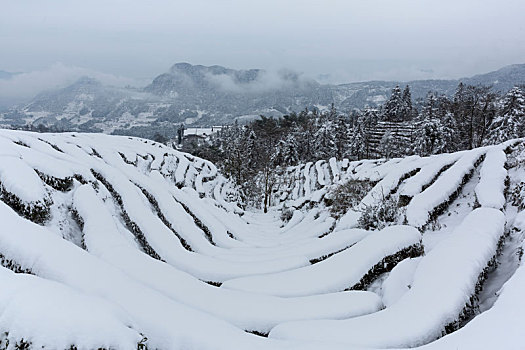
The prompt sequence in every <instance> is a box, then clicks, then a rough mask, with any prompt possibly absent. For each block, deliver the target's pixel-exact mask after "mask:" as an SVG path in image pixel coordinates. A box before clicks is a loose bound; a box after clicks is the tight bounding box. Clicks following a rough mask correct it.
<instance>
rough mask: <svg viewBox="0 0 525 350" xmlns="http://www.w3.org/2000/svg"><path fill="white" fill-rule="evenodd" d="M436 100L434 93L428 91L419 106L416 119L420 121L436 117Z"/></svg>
mask: <svg viewBox="0 0 525 350" xmlns="http://www.w3.org/2000/svg"><path fill="white" fill-rule="evenodd" d="M438 117H439V116H438V101H437V98H436V95H435V94H434V93H433V92H431V91H429V92H428V93H427V97H426V99H425V102H424V104H423V107H422V108H421V113H419V116H418V118H417V119H418V121H419V122H422V121H425V120H429V119H434V118H438Z"/></svg>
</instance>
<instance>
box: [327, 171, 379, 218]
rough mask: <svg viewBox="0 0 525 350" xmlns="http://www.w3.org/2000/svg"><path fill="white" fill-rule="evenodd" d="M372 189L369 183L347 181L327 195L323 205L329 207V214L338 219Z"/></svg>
mask: <svg viewBox="0 0 525 350" xmlns="http://www.w3.org/2000/svg"><path fill="white" fill-rule="evenodd" d="M372 187H373V184H372V183H371V182H370V181H360V180H349V181H347V182H345V183H343V184H340V185H338V186H337V187H336V188H335V189H334V190H333V191H331V192H330V193H328V194H327V195H326V197H325V203H326V204H327V205H329V206H330V212H331V213H332V214H333V215H334V216H335V217H336V218H338V217H340V216H342V215H343V214H345V213H346V212H347V211H348V209H350V208H354V207H355V206H357V205H358V204H359V203H360V202H361V200H362V199H363V198H364V197H365V196H366V195H367V193H368V192H369V191H370V190H371V189H372Z"/></svg>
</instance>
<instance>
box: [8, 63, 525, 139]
mask: <svg viewBox="0 0 525 350" xmlns="http://www.w3.org/2000/svg"><path fill="white" fill-rule="evenodd" d="M460 81H463V82H464V83H467V84H474V85H478V84H483V85H492V86H493V89H494V90H495V91H501V92H505V91H507V90H509V89H510V88H512V87H513V86H514V85H518V84H525V64H517V65H512V66H507V67H504V68H502V69H499V70H497V71H494V72H490V73H486V74H480V75H476V76H473V77H467V78H462V79H458V80H414V81H409V82H399V81H368V82H357V83H349V84H341V85H330V84H320V83H318V82H317V81H315V80H313V79H308V78H305V77H304V76H302V75H301V74H298V73H295V72H292V71H285V70H283V71H279V72H269V71H265V70H260V69H250V70H234V69H229V68H225V67H221V66H209V67H208V66H201V65H191V64H189V63H177V64H175V65H173V66H172V67H171V68H170V69H169V71H168V72H166V73H164V74H161V75H159V76H157V77H156V78H155V79H154V80H153V81H152V82H151V83H150V84H149V85H148V86H146V87H145V88H143V89H132V88H116V87H111V86H106V85H103V84H101V83H100V82H98V81H96V80H94V79H91V78H82V79H80V80H78V81H77V82H75V83H74V84H72V85H70V86H68V87H65V88H62V89H59V90H54V91H49V92H45V93H42V94H40V95H38V96H36V97H35V98H34V99H33V100H32V101H31V102H30V103H28V104H25V105H23V106H18V107H15V108H11V109H10V110H8V111H7V112H4V113H0V123H1V124H3V125H13V124H14V125H24V124H28V123H32V124H33V125H37V124H43V125H45V126H55V127H57V128H61V129H66V130H71V129H74V130H82V131H98V132H105V133H116V134H128V135H137V136H145V137H152V136H153V135H154V134H155V133H157V132H161V133H163V134H168V135H169V134H174V133H175V130H176V128H177V127H178V125H179V124H180V123H184V124H187V125H195V126H198V125H213V124H215V125H217V124H231V123H233V121H234V120H240V121H243V120H249V119H253V118H255V117H257V116H259V115H261V114H263V115H266V116H274V117H280V116H282V115H284V114H287V113H290V112H291V111H300V110H303V109H305V108H309V109H312V108H320V109H323V108H328V106H330V104H331V103H334V104H335V105H336V107H337V108H338V109H339V110H341V111H349V110H351V109H354V108H363V107H364V106H366V105H370V106H377V105H380V104H382V103H383V102H384V101H385V100H386V99H387V98H388V97H389V95H390V92H391V90H392V88H393V87H395V86H396V85H401V86H404V85H407V84H408V85H409V86H410V88H411V91H412V97H413V99H415V100H416V99H421V98H424V97H425V95H426V94H427V92H428V91H430V90H431V91H435V92H437V93H443V94H446V95H449V96H450V95H452V94H453V93H454V91H455V89H456V87H457V85H458V84H459V82H460Z"/></svg>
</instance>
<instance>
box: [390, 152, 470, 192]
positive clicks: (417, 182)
mask: <svg viewBox="0 0 525 350" xmlns="http://www.w3.org/2000/svg"><path fill="white" fill-rule="evenodd" d="M459 157H460V152H458V153H451V154H440V155H435V156H430V157H429V158H428V164H426V165H425V166H423V167H422V168H421V170H420V171H419V172H418V173H417V174H416V175H414V176H413V177H412V178H410V179H408V180H407V181H406V183H405V185H404V186H403V189H402V190H401V193H400V195H401V196H407V197H409V198H412V197H414V196H415V195H417V194H418V193H420V192H421V191H423V189H424V188H425V187H428V186H429V185H431V184H432V183H433V180H435V177H436V176H438V175H440V172H441V171H442V170H443V169H445V170H446V167H448V166H451V165H452V164H453V163H454V162H455V161H456V160H457V159H458V158H459Z"/></svg>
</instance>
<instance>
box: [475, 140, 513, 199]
mask: <svg viewBox="0 0 525 350" xmlns="http://www.w3.org/2000/svg"><path fill="white" fill-rule="evenodd" d="M506 161H507V156H506V154H505V152H504V151H503V149H501V148H500V147H497V148H493V149H491V150H490V151H488V152H487V154H486V156H485V160H484V161H483V165H482V167H481V171H480V176H481V178H480V180H479V184H478V185H477V186H476V198H477V200H478V202H479V204H480V205H481V206H482V207H489V208H496V209H503V206H504V205H505V195H504V192H505V179H506V178H507V170H506V169H505V162H506Z"/></svg>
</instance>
